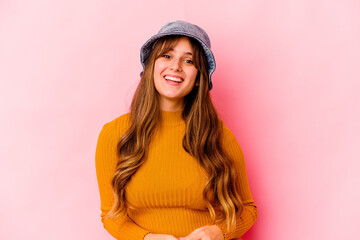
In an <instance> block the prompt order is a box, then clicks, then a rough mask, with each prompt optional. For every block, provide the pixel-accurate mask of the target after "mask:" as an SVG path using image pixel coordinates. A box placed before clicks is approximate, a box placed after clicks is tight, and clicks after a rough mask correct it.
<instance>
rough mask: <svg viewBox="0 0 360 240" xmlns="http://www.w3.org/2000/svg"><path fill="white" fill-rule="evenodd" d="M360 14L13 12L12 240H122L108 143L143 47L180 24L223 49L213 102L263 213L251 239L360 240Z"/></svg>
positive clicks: (9, 32)
mask: <svg viewBox="0 0 360 240" xmlns="http://www.w3.org/2000/svg"><path fill="white" fill-rule="evenodd" d="M220 2H221V3H220ZM359 12H360V2H359V1H357V0H343V1H335V0H328V1H320V0H315V1H314V0H313V1H309V0H298V1H289V0H273V1H256V0H255V1H236V0H232V1H230V0H228V1H215V0H207V1H205V0H203V1H194V0H191V1H188V0H186V1H184V0H176V1H175V0H173V1H164V0H157V1H146V0H143V1H126V2H125V1H118V0H116V1H115V0H113V1H100V0H87V1H84V0H78V1H70V0H63V1H48V0H37V1H25V0H22V1H21V0H11V1H10V0H3V1H1V2H0V80H1V94H0V106H1V116H2V117H1V118H0V131H1V140H0V144H1V146H2V147H1V156H2V160H1V163H2V164H1V168H0V169H1V170H0V171H1V174H0V180H1V181H0V182H1V183H0V189H1V198H0V203H1V206H2V210H1V217H0V239H7V240H10V239H16V240H17V239H37V240H39V239H40V240H42V239H44V240H45V239H54V240H64V239H87V240H95V239H109V240H110V239H112V238H111V237H110V235H108V234H107V232H106V231H105V230H104V229H103V228H102V225H101V222H100V217H99V215H100V209H99V206H100V202H99V195H98V189H97V182H96V176H95V167H94V151H95V145H96V141H97V137H98V134H99V131H100V129H101V127H102V125H103V124H104V123H105V122H108V121H110V120H112V119H114V118H115V117H117V116H119V115H120V114H122V113H125V112H126V111H127V107H128V105H129V102H130V99H131V96H132V93H133V91H134V87H135V86H136V84H137V81H138V79H139V72H140V69H141V65H140V62H139V49H140V47H141V45H142V43H143V42H144V41H145V40H146V39H147V38H148V37H150V36H151V35H152V34H154V33H155V32H156V31H158V29H159V28H160V27H161V26H162V25H163V24H164V23H166V22H168V21H172V20H176V19H183V20H187V21H190V22H194V23H196V24H198V25H200V26H202V27H203V28H204V29H206V30H207V32H208V33H209V35H210V37H211V39H212V44H213V51H214V53H215V56H216V59H217V70H216V71H215V74H214V78H213V82H214V90H212V94H213V98H214V100H215V103H216V105H217V106H218V109H219V112H220V113H221V115H222V117H223V119H224V120H225V122H226V124H227V125H228V126H229V127H230V128H231V129H232V131H233V132H234V133H235V135H236V136H237V138H238V141H239V142H240V144H241V146H242V148H243V150H244V153H245V157H246V161H247V168H248V176H249V181H250V186H251V189H252V192H253V195H254V199H255V201H256V203H257V204H258V207H259V218H258V221H257V223H256V224H255V226H254V227H253V229H252V230H250V231H249V232H248V233H247V234H246V236H244V239H248V240H251V239H252V240H255V239H256V240H263V239H269V240H288V239H295V240H297V239H339V238H341V239H355V238H356V237H358V235H359V234H360V228H359V227H358V222H359V221H358V216H359V214H360V208H359V206H358V203H359V202H360V187H359V185H360V174H359V168H360V163H359V160H360V157H359V155H360V150H359V149H360V147H359V146H360V124H359V122H360V113H359V104H360V96H359V94H358V91H359V89H360V84H359V80H360V70H359V68H360V61H359V58H360V44H359V43H360V14H359Z"/></svg>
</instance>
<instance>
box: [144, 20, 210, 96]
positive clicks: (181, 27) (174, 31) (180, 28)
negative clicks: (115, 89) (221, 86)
mask: <svg viewBox="0 0 360 240" xmlns="http://www.w3.org/2000/svg"><path fill="white" fill-rule="evenodd" d="M170 35H180V36H187V37H191V38H193V39H195V40H197V41H198V42H199V43H200V44H201V46H202V47H203V49H204V52H205V56H206V60H207V63H208V66H209V69H208V73H209V90H211V89H212V87H213V84H212V81H211V74H212V73H213V72H214V71H215V67H216V64H215V58H214V55H213V53H212V51H211V49H210V48H211V43H210V38H209V36H208V35H207V33H206V32H205V31H204V30H203V29H202V28H200V27H199V26H197V25H194V24H191V23H188V22H184V21H175V22H170V23H167V24H166V25H164V26H163V27H162V28H161V29H160V31H159V32H158V33H157V34H156V35H154V36H152V37H151V38H149V40H147V41H146V42H145V44H144V45H143V46H142V47H141V49H140V60H141V65H142V66H143V68H145V65H146V62H147V59H148V57H149V55H150V53H151V51H152V49H153V45H154V43H155V42H156V41H157V40H158V39H159V38H162V37H165V36H170ZM141 75H142V72H141V73H140V76H141Z"/></svg>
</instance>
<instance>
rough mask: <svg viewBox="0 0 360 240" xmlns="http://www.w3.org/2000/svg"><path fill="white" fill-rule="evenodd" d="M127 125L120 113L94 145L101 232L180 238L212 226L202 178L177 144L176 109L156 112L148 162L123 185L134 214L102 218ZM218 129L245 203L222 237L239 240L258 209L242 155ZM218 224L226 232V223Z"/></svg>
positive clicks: (132, 238)
mask: <svg viewBox="0 0 360 240" xmlns="http://www.w3.org/2000/svg"><path fill="white" fill-rule="evenodd" d="M129 123H130V114H125V115H122V116H120V117H118V118H116V119H115V120H113V121H111V122H109V123H107V124H105V125H104V126H103V129H102V130H101V132H100V135H99V139H98V143H97V147H96V154H95V163H96V164H95V165H96V174H97V180H98V184H99V189H100V200H101V207H100V208H101V215H100V216H101V221H102V222H103V225H104V228H105V229H106V230H107V231H108V232H109V233H110V234H111V235H112V236H113V237H115V238H116V239H119V240H142V239H144V236H145V235H146V234H148V233H157V234H170V235H173V236H175V237H177V238H179V237H185V236H187V235H188V234H190V233H191V232H192V231H193V230H195V229H196V228H199V227H202V226H205V225H209V224H211V218H210V214H209V211H208V209H207V208H206V205H205V201H204V199H203V196H202V194H203V189H204V187H205V184H206V180H207V179H206V175H205V172H204V169H203V168H202V167H201V166H200V164H199V163H198V162H197V161H196V159H194V158H193V157H192V156H191V155H190V154H188V153H187V152H186V151H185V150H184V148H183V146H182V139H183V137H184V134H185V122H184V120H182V118H181V112H180V111H179V112H166V111H161V122H160V124H159V127H158V128H157V130H156V131H155V134H154V136H153V138H152V140H151V142H150V144H149V146H148V155H147V158H146V159H145V161H144V163H143V164H142V166H141V167H140V168H139V169H138V170H137V172H136V173H135V174H134V175H133V176H132V178H131V180H130V181H129V182H128V184H127V185H126V187H125V191H126V198H127V201H128V202H129V203H130V204H131V205H133V206H134V207H135V210H130V209H128V211H127V215H126V216H125V215H124V216H123V217H120V218H117V219H116V220H111V219H104V216H105V215H106V214H107V212H108V211H109V210H110V209H111V207H112V205H113V202H114V198H113V193H112V190H111V185H110V182H111V178H112V176H113V174H114V171H115V166H116V163H117V150H116V146H117V143H118V141H119V139H120V137H121V136H122V134H124V133H125V131H126V130H127V129H128V127H129ZM222 124H223V123H222ZM223 129H224V130H223V131H224V132H223V140H222V141H223V142H222V146H223V148H224V151H225V152H226V153H227V154H228V155H229V157H230V158H231V159H232V160H233V163H234V167H235V170H236V171H237V179H238V181H239V182H240V189H239V193H240V197H241V201H242V202H243V204H244V208H243V209H244V210H243V212H242V215H241V216H239V217H238V218H237V221H236V222H237V224H236V230H234V231H232V232H230V233H227V234H226V236H225V239H226V240H227V239H240V237H241V235H243V234H244V233H245V232H246V231H247V230H248V229H249V228H250V227H251V226H252V225H253V224H254V222H255V220H256V218H257V207H256V205H255V203H254V200H253V198H252V195H251V192H250V189H249V185H248V180H247V175H246V168H245V162H244V155H243V152H242V150H241V148H240V146H239V144H238V142H237V140H236V138H235V136H234V135H233V134H232V133H231V131H230V130H229V129H228V128H227V127H226V126H223ZM217 225H218V226H219V227H220V229H221V230H222V231H223V233H225V229H226V228H225V225H221V224H217Z"/></svg>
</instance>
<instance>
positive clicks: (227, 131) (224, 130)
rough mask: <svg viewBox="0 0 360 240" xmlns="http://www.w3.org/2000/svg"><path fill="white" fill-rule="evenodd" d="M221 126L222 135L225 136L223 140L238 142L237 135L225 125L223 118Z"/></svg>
mask: <svg viewBox="0 0 360 240" xmlns="http://www.w3.org/2000/svg"><path fill="white" fill-rule="evenodd" d="M221 127H222V135H223V136H222V137H223V142H224V143H225V144H226V143H231V142H234V141H235V142H236V143H237V139H236V137H235V135H234V134H233V132H232V131H231V130H230V129H229V128H228V127H227V126H226V125H225V123H224V121H223V120H221Z"/></svg>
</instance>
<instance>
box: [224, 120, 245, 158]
mask: <svg viewBox="0 0 360 240" xmlns="http://www.w3.org/2000/svg"><path fill="white" fill-rule="evenodd" d="M221 124H222V129H223V130H222V131H223V135H222V147H223V149H224V151H225V152H226V153H227V154H229V156H230V158H231V159H232V160H233V161H235V162H238V163H239V162H240V163H243V161H244V153H243V151H242V148H241V146H240V144H239V142H238V141H237V139H236V137H235V135H234V134H233V132H232V131H231V130H230V129H229V128H228V127H227V126H226V125H225V124H224V122H223V121H221Z"/></svg>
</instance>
